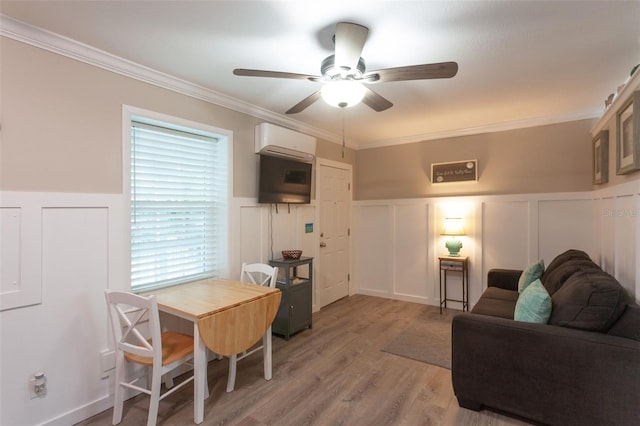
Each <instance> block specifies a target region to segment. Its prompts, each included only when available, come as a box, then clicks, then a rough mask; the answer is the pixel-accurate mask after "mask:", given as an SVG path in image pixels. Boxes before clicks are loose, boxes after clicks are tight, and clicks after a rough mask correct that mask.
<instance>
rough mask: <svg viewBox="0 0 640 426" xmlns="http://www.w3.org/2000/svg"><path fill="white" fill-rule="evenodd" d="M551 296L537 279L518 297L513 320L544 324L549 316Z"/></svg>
mask: <svg viewBox="0 0 640 426" xmlns="http://www.w3.org/2000/svg"><path fill="white" fill-rule="evenodd" d="M551 306H552V305H551V296H549V292H548V291H547V289H546V288H544V286H543V285H542V282H541V281H540V280H539V279H538V280H535V281H534V282H532V283H531V284H529V285H528V286H527V288H525V289H524V291H523V292H522V293H521V294H520V296H518V301H517V302H516V310H515V312H514V314H513V319H514V320H516V321H523V322H535V323H538V324H546V323H547V322H548V321H549V317H550V316H551Z"/></svg>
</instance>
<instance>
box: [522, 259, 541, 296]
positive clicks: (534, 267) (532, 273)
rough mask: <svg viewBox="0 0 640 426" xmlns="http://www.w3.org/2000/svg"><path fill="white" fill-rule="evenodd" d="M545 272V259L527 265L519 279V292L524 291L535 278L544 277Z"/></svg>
mask: <svg viewBox="0 0 640 426" xmlns="http://www.w3.org/2000/svg"><path fill="white" fill-rule="evenodd" d="M543 272H544V260H542V259H540V260H538V261H537V262H535V263H532V264H531V265H529V266H527V269H525V270H524V271H522V274H520V279H519V280H518V293H522V292H523V290H524V289H525V288H527V286H528V285H529V284H531V283H532V282H534V281H535V280H537V279H539V278H542V273H543Z"/></svg>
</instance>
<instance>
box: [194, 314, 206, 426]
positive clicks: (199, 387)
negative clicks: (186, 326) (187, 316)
mask: <svg viewBox="0 0 640 426" xmlns="http://www.w3.org/2000/svg"><path fill="white" fill-rule="evenodd" d="M193 346H194V347H193V369H194V370H193V374H194V376H195V377H194V379H193V381H194V385H193V386H194V395H193V422H194V423H195V424H200V423H202V421H203V420H204V399H205V386H207V347H206V345H205V344H204V342H203V341H202V339H201V338H200V330H199V329H198V323H197V322H194V323H193ZM207 394H208V392H207Z"/></svg>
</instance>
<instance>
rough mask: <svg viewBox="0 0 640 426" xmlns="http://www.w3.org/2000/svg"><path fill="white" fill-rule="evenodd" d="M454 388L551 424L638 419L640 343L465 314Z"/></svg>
mask: <svg viewBox="0 0 640 426" xmlns="http://www.w3.org/2000/svg"><path fill="white" fill-rule="evenodd" d="M451 372H452V380H453V389H454V392H455V394H456V396H457V397H458V400H459V402H460V404H461V405H462V406H466V407H468V408H472V409H478V408H479V407H480V406H481V405H486V406H489V407H493V408H496V409H499V410H505V411H508V412H511V413H513V414H516V415H519V416H523V417H526V418H529V419H533V420H536V421H538V422H542V423H546V424H562V425H574V424H575V425H578V424H580V425H585V424H640V409H639V408H638V401H640V342H637V341H634V340H631V339H625V338H621V337H616V336H611V335H607V334H603V333H597V332H589V331H583V330H576V329H570V328H566V327H557V326H551V325H547V324H531V323H524V322H518V321H513V320H508V319H504V318H496V317H490V316H486V315H476V314H462V315H458V316H456V317H455V318H454V319H453V324H452V367H451Z"/></svg>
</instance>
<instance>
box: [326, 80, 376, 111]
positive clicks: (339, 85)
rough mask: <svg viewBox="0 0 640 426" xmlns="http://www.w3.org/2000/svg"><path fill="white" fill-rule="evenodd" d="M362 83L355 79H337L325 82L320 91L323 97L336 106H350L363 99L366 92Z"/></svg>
mask: <svg viewBox="0 0 640 426" xmlns="http://www.w3.org/2000/svg"><path fill="white" fill-rule="evenodd" d="M365 90H366V89H365V87H364V85H363V84H362V83H359V82H357V81H354V80H336V81H330V82H329V83H327V84H325V85H324V86H323V87H322V90H321V91H320V94H321V95H322V99H324V101H325V102H326V103H328V104H329V105H331V106H333V107H336V108H349V107H352V106H354V105H357V104H359V103H360V101H362V98H364V94H365Z"/></svg>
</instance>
